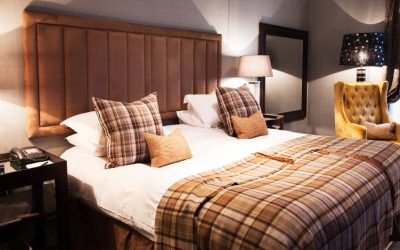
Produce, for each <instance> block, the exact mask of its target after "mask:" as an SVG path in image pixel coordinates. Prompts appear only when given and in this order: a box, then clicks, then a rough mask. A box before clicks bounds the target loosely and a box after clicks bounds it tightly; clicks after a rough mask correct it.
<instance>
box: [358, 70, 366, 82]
mask: <svg viewBox="0 0 400 250" xmlns="http://www.w3.org/2000/svg"><path fill="white" fill-rule="evenodd" d="M366 79H367V74H366V69H363V68H359V69H357V82H365V81H366Z"/></svg>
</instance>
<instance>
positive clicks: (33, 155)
mask: <svg viewBox="0 0 400 250" xmlns="http://www.w3.org/2000/svg"><path fill="white" fill-rule="evenodd" d="M48 159H49V156H48V155H47V154H46V153H45V152H43V150H41V149H40V148H37V147H25V148H21V149H20V148H13V149H11V151H10V161H11V162H17V163H19V164H28V163H32V162H39V161H46V160H48Z"/></svg>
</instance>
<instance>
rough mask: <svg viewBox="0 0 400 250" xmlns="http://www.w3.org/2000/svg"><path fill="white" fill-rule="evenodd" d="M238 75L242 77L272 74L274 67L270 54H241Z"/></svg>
mask: <svg viewBox="0 0 400 250" xmlns="http://www.w3.org/2000/svg"><path fill="white" fill-rule="evenodd" d="M238 75H239V76H241V77H263V76H272V67H271V61H270V59H269V56H266V55H255V56H241V57H240V61H239V70H238Z"/></svg>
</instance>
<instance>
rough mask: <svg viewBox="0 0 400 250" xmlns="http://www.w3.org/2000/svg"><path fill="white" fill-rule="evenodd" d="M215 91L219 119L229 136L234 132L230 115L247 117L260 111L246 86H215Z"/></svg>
mask: <svg viewBox="0 0 400 250" xmlns="http://www.w3.org/2000/svg"><path fill="white" fill-rule="evenodd" d="M216 93H217V99H218V105H219V110H220V116H221V120H222V123H223V124H224V128H225V131H226V133H227V134H228V135H230V136H233V135H234V134H235V130H234V129H233V124H232V119H231V116H232V115H236V116H239V117H249V116H251V115H252V114H254V113H256V112H257V111H261V108H260V105H259V104H258V103H257V101H256V99H255V98H254V96H253V95H252V94H251V92H250V90H249V89H248V88H247V87H246V86H241V87H239V88H236V89H235V88H224V87H217V89H216Z"/></svg>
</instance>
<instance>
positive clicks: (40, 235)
mask: <svg viewBox="0 0 400 250" xmlns="http://www.w3.org/2000/svg"><path fill="white" fill-rule="evenodd" d="M46 154H47V155H48V156H49V157H50V159H49V160H50V161H51V163H48V164H46V165H43V166H38V167H34V168H26V167H25V166H24V165H18V164H14V163H10V161H9V154H8V153H6V154H0V164H1V165H2V166H0V193H2V192H3V193H4V191H8V190H13V189H16V188H20V187H25V186H32V209H31V211H30V213H28V214H22V215H21V216H18V217H14V219H12V220H10V221H9V222H8V221H7V222H5V223H3V227H5V229H3V230H6V229H7V228H6V227H7V226H10V225H13V224H16V223H19V222H22V221H24V220H27V219H32V220H34V226H35V230H34V245H35V246H34V249H35V248H40V249H42V248H44V247H45V225H44V224H45V218H46V217H48V216H52V215H53V216H54V215H55V216H57V229H58V245H57V246H56V248H57V249H68V232H69V225H68V178H67V162H66V161H65V160H63V159H61V158H59V157H57V156H55V155H52V154H50V153H48V152H46ZM51 180H54V183H55V201H56V212H55V213H54V212H53V213H49V214H45V213H44V209H43V184H44V182H46V181H51ZM8 223H9V224H8ZM5 224H7V225H5Z"/></svg>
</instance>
